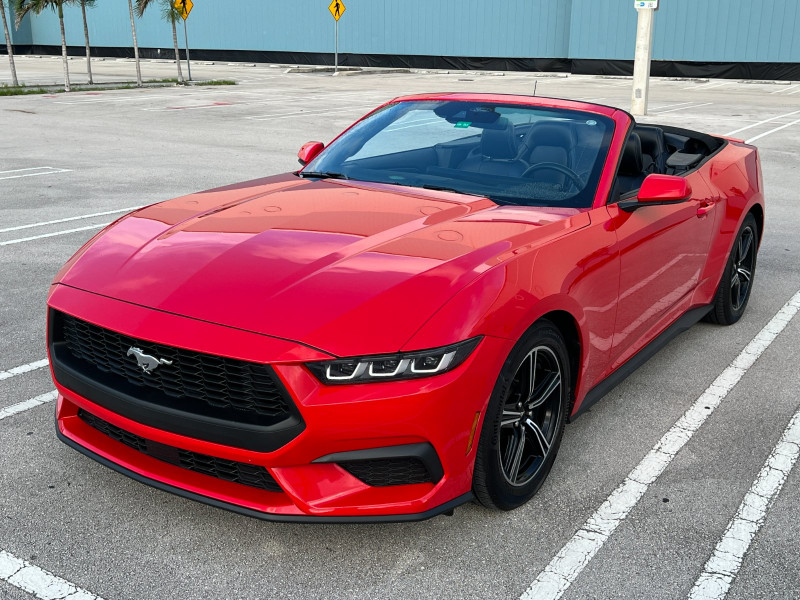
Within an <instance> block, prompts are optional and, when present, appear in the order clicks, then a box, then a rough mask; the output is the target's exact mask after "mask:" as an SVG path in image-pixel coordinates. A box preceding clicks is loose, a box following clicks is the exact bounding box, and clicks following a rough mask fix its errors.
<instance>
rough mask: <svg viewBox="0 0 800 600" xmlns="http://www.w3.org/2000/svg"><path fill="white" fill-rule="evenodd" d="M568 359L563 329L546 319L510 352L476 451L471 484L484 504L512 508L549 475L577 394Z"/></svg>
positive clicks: (533, 491) (532, 328)
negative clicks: (573, 386) (572, 400)
mask: <svg viewBox="0 0 800 600" xmlns="http://www.w3.org/2000/svg"><path fill="white" fill-rule="evenodd" d="M569 365H570V362H569V356H568V354H567V347H566V344H565V343H564V338H563V337H562V335H561V332H560V331H559V330H558V329H557V328H556V327H555V326H554V325H553V324H552V323H551V322H550V321H547V320H545V319H542V320H540V321H537V322H536V323H534V325H533V326H532V327H531V328H530V329H528V331H527V332H526V333H525V335H523V336H522V338H521V339H520V341H519V342H517V344H516V345H515V346H514V348H513V349H512V350H511V352H510V353H509V355H508V358H507V359H506V362H505V364H504V365H503V368H502V370H501V371H500V375H499V376H498V378H497V383H496V384H495V387H494V391H493V392H492V397H491V398H490V400H489V405H488V408H487V410H486V416H485V418H484V422H483V428H482V429H481V435H480V440H479V442H478V448H477V452H476V456H475V470H474V474H473V479H472V489H473V492H474V494H475V497H476V499H477V500H478V502H479V503H480V504H483V505H484V506H486V507H487V508H494V509H499V510H512V509H514V508H517V507H518V506H521V505H522V504H525V502H527V501H528V500H530V498H531V497H532V496H533V495H534V494H535V493H536V492H537V491H538V490H539V488H540V487H541V485H542V483H543V482H544V480H545V479H546V478H547V475H548V473H549V472H550V469H551V468H552V466H553V461H554V460H555V457H556V454H557V452H558V448H559V446H560V445H561V438H562V436H563V434H564V425H565V423H566V418H567V412H568V410H569V408H570V399H571V398H572V390H571V389H570V387H571V384H570V381H571V379H570V372H569ZM531 371H533V385H532V386H531V385H530V384H531V381H530V372H531ZM531 388H532V391H531Z"/></svg>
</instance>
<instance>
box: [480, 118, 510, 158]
mask: <svg viewBox="0 0 800 600" xmlns="http://www.w3.org/2000/svg"><path fill="white" fill-rule="evenodd" d="M481 154H483V155H484V156H485V157H487V158H492V159H498V160H508V159H511V158H516V156H517V139H516V137H515V136H514V124H513V123H511V121H509V120H508V119H506V118H505V117H500V118H498V119H497V121H495V122H494V124H493V125H492V128H491V129H489V128H486V129H484V130H483V133H481Z"/></svg>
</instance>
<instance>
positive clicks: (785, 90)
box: [770, 83, 800, 94]
mask: <svg viewBox="0 0 800 600" xmlns="http://www.w3.org/2000/svg"><path fill="white" fill-rule="evenodd" d="M796 87H800V83H798V84H796V85H789V86H786V87H785V88H783V89H782V90H776V91H774V92H770V94H783V93H785V92H788V91H789V90H793V89H794V88H796ZM798 91H800V90H798Z"/></svg>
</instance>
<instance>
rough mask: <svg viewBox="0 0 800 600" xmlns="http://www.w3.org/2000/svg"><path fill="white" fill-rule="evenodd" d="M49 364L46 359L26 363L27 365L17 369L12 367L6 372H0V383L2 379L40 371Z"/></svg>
mask: <svg viewBox="0 0 800 600" xmlns="http://www.w3.org/2000/svg"><path fill="white" fill-rule="evenodd" d="M48 364H49V362H48V360H47V359H46V358H43V359H42V360H37V361H36V362H32V363H28V364H27V365H20V366H18V367H14V368H13V369H9V370H8V371H0V381H2V380H3V379H11V378H12V377H16V376H17V375H22V374H23V373H29V372H30V371H35V370H36V369H41V368H42V367H46V366H47V365H48Z"/></svg>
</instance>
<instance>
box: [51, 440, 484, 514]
mask: <svg viewBox="0 0 800 600" xmlns="http://www.w3.org/2000/svg"><path fill="white" fill-rule="evenodd" d="M56 435H57V436H58V439H59V440H61V441H62V442H64V443H65V444H66V445H67V446H70V447H71V448H73V449H75V450H77V451H78V452H80V453H81V454H85V455H86V456H88V457H89V458H91V459H93V460H96V461H97V462H99V463H100V464H102V465H105V466H106V467H108V468H110V469H113V470H114V471H117V472H118V473H122V474H123V475H127V476H128V477H130V478H131V479H135V480H136V481H138V482H140V483H144V484H146V485H149V486H151V487H154V488H156V489H159V490H163V491H165V492H169V493H171V494H175V495H176V496H181V497H182V498H186V499H188V500H194V501H195V502H201V503H203V504H209V505H211V506H214V507H216V508H222V509H224V510H229V511H231V512H235V513H239V514H240V515H245V516H247V517H253V518H255V519H261V520H263V521H276V522H281V523H320V524H330V523H342V524H345V523H408V522H413V521H425V520H427V519H430V518H432V517H435V516H437V515H440V514H442V513H450V512H452V511H453V509H455V508H456V507H458V506H461V505H462V504H465V503H467V502H469V501H470V500H472V499H473V498H474V496H473V494H472V492H467V493H466V494H463V495H461V496H458V497H457V498H454V499H453V500H450V501H449V502H445V503H444V504H440V505H439V506H437V507H435V508H432V509H430V510H427V511H425V512H421V513H411V514H399V515H369V516H349V517H348V516H343V517H316V516H311V515H274V514H269V513H263V512H259V511H257V510H252V509H250V508H245V507H243V506H237V505H236V504H231V503H230V502H223V501H221V500H217V499H215V498H209V497H208V496H203V495H202V494H195V493H194V492H189V491H187V490H184V489H181V488H179V487H175V486H172V485H169V484H166V483H162V482H161V481H157V480H155V479H151V478H149V477H145V476H143V475H140V474H139V473H136V472H135V471H131V470H130V469H126V468H125V467H123V466H120V465H118V464H116V463H115V462H113V461H110V460H108V459H107V458H105V457H103V456H100V455H99V454H96V453H94V452H92V451H91V450H89V449H87V448H84V447H83V446H81V445H80V444H79V443H77V442H76V441H74V440H72V439H70V438H68V437H67V436H65V435H64V434H63V433H61V431H60V430H59V429H58V425H56Z"/></svg>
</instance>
